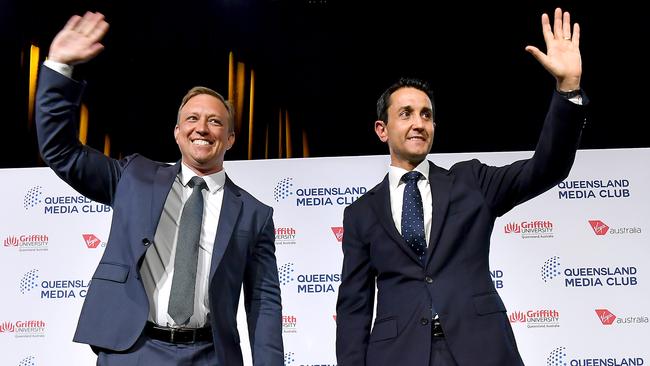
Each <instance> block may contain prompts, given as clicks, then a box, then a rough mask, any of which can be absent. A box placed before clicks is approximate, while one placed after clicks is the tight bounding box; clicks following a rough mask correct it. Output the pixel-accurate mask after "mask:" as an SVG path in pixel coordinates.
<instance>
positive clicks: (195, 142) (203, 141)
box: [191, 139, 212, 146]
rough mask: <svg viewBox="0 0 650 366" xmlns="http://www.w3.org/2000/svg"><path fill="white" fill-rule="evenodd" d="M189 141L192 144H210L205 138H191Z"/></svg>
mask: <svg viewBox="0 0 650 366" xmlns="http://www.w3.org/2000/svg"><path fill="white" fill-rule="evenodd" d="M191 142H192V145H199V146H207V145H212V142H210V141H207V140H201V139H196V140H191Z"/></svg>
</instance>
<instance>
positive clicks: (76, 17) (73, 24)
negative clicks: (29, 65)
mask: <svg viewBox="0 0 650 366" xmlns="http://www.w3.org/2000/svg"><path fill="white" fill-rule="evenodd" d="M80 20H81V17H80V16H79V15H73V16H72V17H70V19H69V20H68V22H67V23H65V26H64V27H63V29H66V30H72V29H74V28H75V27H76V26H77V24H79V21H80Z"/></svg>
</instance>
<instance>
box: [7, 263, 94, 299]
mask: <svg viewBox="0 0 650 366" xmlns="http://www.w3.org/2000/svg"><path fill="white" fill-rule="evenodd" d="M88 286H90V281H84V280H79V279H63V280H61V279H55V280H50V279H43V280H41V279H40V275H39V270H38V269H32V270H30V271H28V272H27V273H25V274H24V275H23V277H22V278H21V279H20V286H19V289H20V293H21V294H23V295H26V296H38V297H39V298H40V299H49V300H54V299H74V298H77V297H80V298H84V297H86V292H88Z"/></svg>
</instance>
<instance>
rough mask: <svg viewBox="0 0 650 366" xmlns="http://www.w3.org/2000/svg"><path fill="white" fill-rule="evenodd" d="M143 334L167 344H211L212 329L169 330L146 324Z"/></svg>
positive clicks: (150, 323)
mask: <svg viewBox="0 0 650 366" xmlns="http://www.w3.org/2000/svg"><path fill="white" fill-rule="evenodd" d="M144 334H146V335H147V336H148V337H149V338H152V339H157V340H159V341H163V342H168V343H185V344H188V343H195V342H212V328H210V327H203V328H170V327H163V326H160V325H157V324H154V323H152V322H147V325H146V326H145V327H144Z"/></svg>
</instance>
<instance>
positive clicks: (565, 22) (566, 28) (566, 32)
mask: <svg viewBox="0 0 650 366" xmlns="http://www.w3.org/2000/svg"><path fill="white" fill-rule="evenodd" d="M562 38H564V39H571V16H570V15H569V12H568V11H565V12H564V14H563V16H562Z"/></svg>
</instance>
